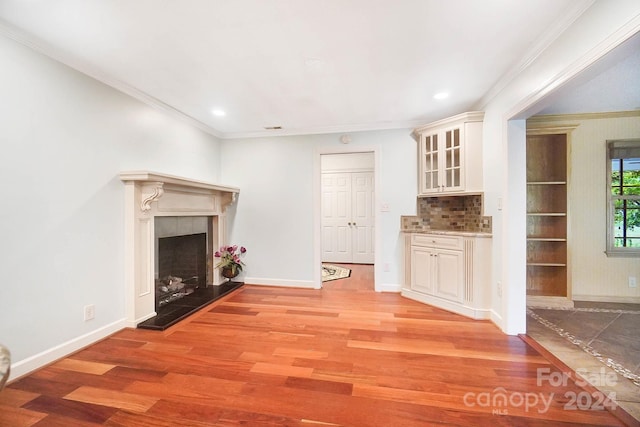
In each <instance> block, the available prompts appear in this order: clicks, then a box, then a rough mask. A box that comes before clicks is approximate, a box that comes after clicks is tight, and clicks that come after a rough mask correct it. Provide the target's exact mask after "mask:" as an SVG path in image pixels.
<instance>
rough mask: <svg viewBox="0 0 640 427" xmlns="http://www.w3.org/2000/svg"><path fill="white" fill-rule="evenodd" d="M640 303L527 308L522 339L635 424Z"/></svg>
mask: <svg viewBox="0 0 640 427" xmlns="http://www.w3.org/2000/svg"><path fill="white" fill-rule="evenodd" d="M639 332H640V304H618V303H594V302H578V301H576V302H575V307H574V309H557V308H553V309H551V308H549V309H546V308H539V307H535V308H533V307H531V308H529V310H528V314H527V335H528V336H529V337H531V338H533V339H534V340H535V341H537V342H538V343H539V344H540V345H542V346H543V347H545V348H546V349H547V350H548V351H549V352H551V353H552V354H553V355H554V356H556V357H557V358H558V359H560V360H561V361H562V362H564V363H565V364H566V365H567V366H569V367H570V368H572V369H573V370H574V371H576V372H577V373H579V374H583V377H585V378H586V379H587V380H588V381H589V382H591V383H592V385H594V386H595V387H596V388H598V389H599V390H600V391H601V392H603V393H604V394H606V395H609V394H610V393H615V401H616V403H617V404H618V405H619V406H620V407H622V408H623V409H625V410H626V411H627V412H628V413H629V414H631V415H632V416H634V417H635V418H636V419H637V420H639V421H640V333H639Z"/></svg>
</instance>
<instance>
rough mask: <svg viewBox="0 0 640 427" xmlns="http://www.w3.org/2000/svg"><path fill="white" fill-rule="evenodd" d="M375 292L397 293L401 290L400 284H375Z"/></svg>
mask: <svg viewBox="0 0 640 427" xmlns="http://www.w3.org/2000/svg"><path fill="white" fill-rule="evenodd" d="M375 291H376V292H395V293H398V292H400V291H402V285H396V284H392V283H382V284H380V285H376V288H375Z"/></svg>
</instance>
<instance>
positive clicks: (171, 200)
mask: <svg viewBox="0 0 640 427" xmlns="http://www.w3.org/2000/svg"><path fill="white" fill-rule="evenodd" d="M120 179H121V180H122V181H123V182H124V184H125V243H126V246H125V261H126V264H125V287H126V295H125V301H126V316H127V324H128V325H129V326H131V327H135V326H138V325H139V324H140V323H142V322H144V321H146V320H148V319H151V318H153V317H154V316H156V314H157V312H158V310H159V308H160V306H161V304H160V301H164V302H163V303H162V305H163V306H170V304H171V303H172V302H173V301H183V300H187V299H189V298H187V297H185V295H184V294H186V292H187V291H191V290H194V289H203V288H204V289H207V290H210V291H213V290H215V291H216V292H219V289H218V288H222V287H223V286H222V284H223V282H224V280H223V278H222V277H221V276H220V274H219V272H218V271H217V270H215V271H214V269H213V263H214V260H213V251H214V250H213V248H218V247H220V246H222V245H224V244H227V243H228V242H227V230H226V224H227V219H226V215H227V212H226V211H227V207H228V206H229V205H230V204H231V203H233V202H234V201H235V199H236V196H237V194H238V193H239V191H240V190H239V189H238V188H234V187H226V186H221V185H216V184H211V183H207V182H202V181H196V180H192V179H187V178H181V177H177V176H172V175H166V174H159V173H156V172H148V171H135V172H123V173H121V174H120ZM202 235H204V237H203V236H202ZM165 239H167V240H165ZM203 239H204V249H203V243H202V242H203ZM191 240H193V241H191ZM161 241H162V243H161ZM195 241H197V242H199V243H194V242H195ZM168 242H170V243H168ZM191 244H193V245H194V248H190V249H187V248H186V247H187V246H190V245H191ZM185 245H186V246H185ZM160 246H162V250H161V248H160ZM172 246H173V247H174V248H173V249H167V247H169V248H171V247H172ZM176 246H177V248H178V249H175V247H176ZM195 246H197V248H195ZM165 251H167V252H168V253H171V252H173V253H174V255H175V253H176V252H177V253H186V254H187V255H186V256H184V258H186V259H188V260H193V259H197V262H196V263H195V264H197V266H195V264H194V265H189V263H190V262H184V260H178V261H175V260H174V261H170V262H169V264H170V267H165V266H164V265H162V267H161V264H164V261H162V262H161V258H163V259H164V257H165V256H167V257H168V256H170V255H165V253H164V252H165ZM160 252H162V254H161V253H160ZM171 256H173V255H171ZM183 264H184V265H183ZM203 268H204V270H203ZM178 279H180V280H178ZM182 284H184V286H182ZM187 285H188V286H187ZM164 288H166V291H164ZM185 288H187V289H186V290H184V291H183V292H180V291H182V290H183V289H185ZM158 291H160V292H161V293H162V294H164V296H162V295H158ZM181 293H182V295H181ZM194 294H195V292H194ZM188 296H189V297H191V295H188ZM167 297H168V300H166V299H167ZM169 300H171V301H169Z"/></svg>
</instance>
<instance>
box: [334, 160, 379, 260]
mask: <svg viewBox="0 0 640 427" xmlns="http://www.w3.org/2000/svg"><path fill="white" fill-rule="evenodd" d="M373 194H374V192H373V172H327V173H323V174H322V261H323V262H335V263H356V264H373V263H374V239H373V235H374V219H373V215H374V207H373Z"/></svg>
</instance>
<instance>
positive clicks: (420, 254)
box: [411, 247, 434, 294]
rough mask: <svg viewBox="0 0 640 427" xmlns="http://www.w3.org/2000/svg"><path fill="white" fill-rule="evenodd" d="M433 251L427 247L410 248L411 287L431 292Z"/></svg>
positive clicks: (419, 290)
mask: <svg viewBox="0 0 640 427" xmlns="http://www.w3.org/2000/svg"><path fill="white" fill-rule="evenodd" d="M433 267H434V265H433V253H432V252H431V251H430V250H429V249H425V248H418V247H412V248H411V289H413V290H415V291H418V292H423V293H427V294H433V275H434V269H433Z"/></svg>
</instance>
